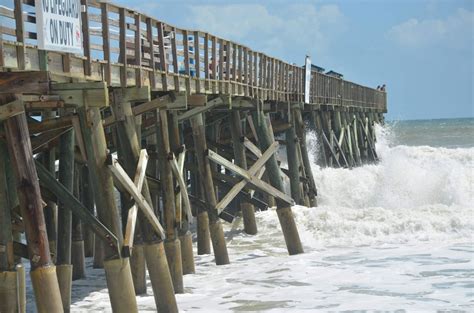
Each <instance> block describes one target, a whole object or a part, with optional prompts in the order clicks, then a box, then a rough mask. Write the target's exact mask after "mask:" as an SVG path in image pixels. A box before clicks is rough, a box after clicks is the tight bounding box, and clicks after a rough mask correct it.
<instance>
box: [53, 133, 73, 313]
mask: <svg viewBox="0 0 474 313" xmlns="http://www.w3.org/2000/svg"><path fill="white" fill-rule="evenodd" d="M58 178H59V182H60V183H61V184H62V185H64V186H65V187H66V188H67V189H68V190H69V191H70V192H72V190H73V184H74V130H73V129H71V130H69V131H67V132H66V133H64V134H63V135H62V136H61V138H60V143H59V173H58ZM65 205H66V204H65V203H61V202H59V204H58V248H57V249H58V251H57V261H56V270H57V275H58V282H59V288H60V290H61V299H62V302H63V308H64V311H65V312H69V310H70V305H71V287H72V265H71V234H72V213H71V211H70V210H67V209H66V208H65Z"/></svg>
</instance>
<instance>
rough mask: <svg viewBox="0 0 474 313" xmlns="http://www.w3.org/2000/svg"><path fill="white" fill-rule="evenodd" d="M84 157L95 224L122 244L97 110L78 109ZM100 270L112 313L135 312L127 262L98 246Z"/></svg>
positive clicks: (107, 247)
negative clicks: (104, 228)
mask: <svg viewBox="0 0 474 313" xmlns="http://www.w3.org/2000/svg"><path fill="white" fill-rule="evenodd" d="M78 113H79V120H80V122H81V129H82V132H83V136H82V138H83V140H84V146H85V149H86V154H87V165H88V168H89V176H90V182H91V185H92V190H93V192H94V198H95V203H96V207H97V215H98V217H99V220H100V221H101V222H102V223H103V224H104V225H105V226H106V227H107V228H109V230H111V231H112V232H113V233H114V234H115V236H117V238H118V239H119V242H120V243H122V241H123V235H122V230H121V227H120V217H119V213H118V209H117V206H116V203H115V194H114V182H113V178H112V174H111V173H110V170H109V169H108V168H107V166H106V160H107V143H106V140H105V133H104V128H103V126H102V118H101V115H100V108H98V107H80V108H78ZM102 250H103V252H104V262H103V264H104V269H105V276H106V280H107V286H108V289H109V298H110V302H111V304H112V310H113V311H114V312H137V302H136V298H135V290H134V288H133V282H132V273H131V271H130V261H129V258H127V257H124V258H121V257H120V255H119V251H116V250H115V249H112V247H109V246H107V245H105V244H102Z"/></svg>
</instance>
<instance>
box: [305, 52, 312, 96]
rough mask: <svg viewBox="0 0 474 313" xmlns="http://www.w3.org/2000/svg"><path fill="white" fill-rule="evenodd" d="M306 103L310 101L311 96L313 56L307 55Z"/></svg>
mask: <svg viewBox="0 0 474 313" xmlns="http://www.w3.org/2000/svg"><path fill="white" fill-rule="evenodd" d="M304 68H305V75H304V103H309V96H310V93H311V57H309V56H306V60H305V63H304Z"/></svg>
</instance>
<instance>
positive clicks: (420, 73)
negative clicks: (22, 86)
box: [0, 0, 474, 120]
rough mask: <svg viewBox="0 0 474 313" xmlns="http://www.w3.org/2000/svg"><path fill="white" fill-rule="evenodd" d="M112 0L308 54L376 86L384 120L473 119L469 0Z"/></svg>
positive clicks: (261, 47) (290, 56)
mask: <svg viewBox="0 0 474 313" xmlns="http://www.w3.org/2000/svg"><path fill="white" fill-rule="evenodd" d="M112 2H113V3H116V4H120V5H124V6H127V7H129V8H134V9H136V10H138V11H140V12H143V13H145V14H147V15H148V16H151V17H154V18H157V19H159V20H162V21H164V22H166V23H169V24H172V25H175V26H177V27H180V28H187V29H192V30H201V31H205V32H209V33H213V34H215V35H218V36H221V37H223V38H226V39H229V40H232V41H235V42H238V43H241V44H243V45H245V46H248V47H250V48H251V49H253V50H257V51H261V52H264V53H266V54H268V55H271V56H274V57H277V58H280V59H282V60H285V61H287V62H290V63H296V64H300V65H303V63H304V58H305V55H310V56H311V59H312V62H313V64H316V65H319V66H321V67H323V68H325V69H326V70H335V71H337V72H340V73H342V74H344V77H345V79H347V80H349V81H354V82H357V83H359V84H362V85H366V86H370V87H376V86H377V85H381V84H386V85H387V93H388V114H387V118H388V119H391V120H393V119H432V118H455V117H474V103H473V93H474V91H473V88H474V87H473V72H474V67H473V59H474V0H449V1H448V0H438V1H434V0H340V1H323V0H313V1H304V0H294V1H289V0H287V1H283V0H261V1H255V0H254V1H248V0H241V1H232V0H229V1H222V0H201V1H198V0H148V1H136V0H112ZM11 3H12V0H0V4H4V5H5V4H6V5H7V6H9V7H12V5H11Z"/></svg>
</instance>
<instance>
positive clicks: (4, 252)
mask: <svg viewBox="0 0 474 313" xmlns="http://www.w3.org/2000/svg"><path fill="white" fill-rule="evenodd" d="M0 127H1V128H3V124H1V123H0ZM7 160H8V154H7V148H6V146H5V144H4V143H3V142H0V312H17V308H18V304H19V303H18V300H17V298H18V297H17V294H18V291H19V290H18V285H17V272H15V259H14V254H13V237H12V224H11V215H10V209H11V205H10V201H9V200H10V199H9V198H8V184H7V175H6V174H7V167H8V166H9V164H7ZM10 188H12V187H10Z"/></svg>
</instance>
